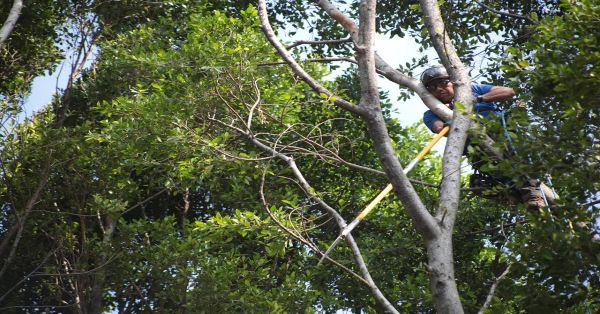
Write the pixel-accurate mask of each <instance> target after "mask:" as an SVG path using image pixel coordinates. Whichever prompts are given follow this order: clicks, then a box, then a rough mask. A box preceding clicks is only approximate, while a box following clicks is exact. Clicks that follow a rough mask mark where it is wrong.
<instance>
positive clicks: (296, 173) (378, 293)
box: [246, 134, 398, 313]
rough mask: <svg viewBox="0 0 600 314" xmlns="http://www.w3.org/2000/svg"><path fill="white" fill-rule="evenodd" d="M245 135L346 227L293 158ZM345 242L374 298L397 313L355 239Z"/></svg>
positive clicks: (341, 227)
mask: <svg viewBox="0 0 600 314" xmlns="http://www.w3.org/2000/svg"><path fill="white" fill-rule="evenodd" d="M246 136H247V137H248V138H249V140H250V141H252V142H253V143H254V145H256V146H257V147H258V148H260V149H263V150H265V151H268V152H270V153H271V154H273V156H276V157H278V158H279V159H281V160H283V161H285V162H286V163H287V164H288V166H289V167H290V169H291V170H292V172H293V173H294V176H295V177H296V178H297V179H298V181H299V183H300V185H301V187H302V190H303V191H304V193H306V195H307V196H308V197H309V198H310V199H311V200H313V201H315V202H316V203H318V204H319V205H320V206H321V207H322V208H324V209H325V210H326V211H327V212H328V213H329V214H330V215H331V216H333V218H334V220H335V221H336V222H337V224H338V227H339V228H340V230H342V229H343V228H344V227H346V222H345V221H344V218H343V217H342V216H341V215H340V214H339V213H338V211H337V210H335V209H334V208H333V207H331V206H329V204H327V203H326V202H325V201H323V200H322V199H321V198H320V197H318V196H317V195H316V194H315V193H314V192H313V189H312V188H311V186H310V184H309V183H308V182H307V181H306V179H305V177H304V175H303V174H302V172H300V169H299V168H298V167H297V165H296V162H295V161H294V159H293V158H291V157H289V156H286V155H284V154H282V153H280V152H278V151H276V150H275V149H273V148H271V147H269V146H266V145H264V144H263V143H261V142H260V141H258V140H257V139H256V138H254V137H253V136H252V135H251V134H246ZM346 242H347V243H348V245H349V246H350V249H351V250H352V253H353V256H354V261H355V263H356V264H357V266H358V268H359V269H360V271H361V273H362V275H363V277H364V279H365V280H366V281H367V282H368V283H369V288H370V289H371V293H373V296H374V297H375V299H376V300H377V301H378V303H379V304H380V305H381V306H383V307H384V308H385V309H386V310H387V311H389V312H391V313H398V311H396V309H395V308H394V307H393V305H392V304H391V303H390V302H389V301H388V300H387V298H385V296H384V295H383V293H381V291H380V290H379V288H378V287H377V285H376V284H375V282H374V281H373V278H372V277H371V274H370V273H369V270H368V267H367V265H366V264H365V262H364V259H363V257H362V254H361V253H360V249H359V248H358V245H357V244H356V241H354V238H353V237H352V235H351V234H349V235H348V236H347V237H346Z"/></svg>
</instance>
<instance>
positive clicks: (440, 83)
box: [426, 78, 454, 104]
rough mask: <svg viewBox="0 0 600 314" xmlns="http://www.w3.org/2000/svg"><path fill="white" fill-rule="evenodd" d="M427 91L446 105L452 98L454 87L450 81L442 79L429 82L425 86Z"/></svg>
mask: <svg viewBox="0 0 600 314" xmlns="http://www.w3.org/2000/svg"><path fill="white" fill-rule="evenodd" d="M426 87H427V90H428V91H429V92H430V93H432V94H433V96H435V98H437V99H439V100H440V101H441V102H443V103H445V104H447V103H450V102H451V101H452V99H453V98H454V86H453V85H452V82H451V81H450V79H447V78H442V79H437V80H433V81H431V82H430V83H429V84H427V86H426Z"/></svg>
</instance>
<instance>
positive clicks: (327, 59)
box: [258, 57, 357, 66]
mask: <svg viewBox="0 0 600 314" xmlns="http://www.w3.org/2000/svg"><path fill="white" fill-rule="evenodd" d="M337 61H344V62H349V63H354V64H356V63H357V62H356V60H354V59H353V58H349V57H332V58H319V59H308V60H303V61H298V62H321V63H328V62H337ZM284 64H288V62H287V61H279V62H264V63H259V64H258V66H271V65H284Z"/></svg>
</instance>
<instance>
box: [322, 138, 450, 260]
mask: <svg viewBox="0 0 600 314" xmlns="http://www.w3.org/2000/svg"><path fill="white" fill-rule="evenodd" d="M449 130H450V126H445V127H444V128H443V129H442V130H441V131H440V133H438V134H437V135H436V136H435V137H434V138H433V139H432V140H431V142H429V143H428V144H427V145H426V146H425V147H424V148H423V150H421V152H420V153H419V154H418V155H417V157H415V159H413V160H411V161H410V163H409V164H408V165H407V166H406V168H404V171H403V172H404V174H407V173H409V172H410V171H411V170H412V169H413V168H414V167H415V165H416V164H417V163H419V161H421V160H422V159H423V157H425V155H427V153H429V151H430V150H431V148H432V147H433V145H435V144H436V143H437V142H438V141H439V140H440V139H441V138H442V137H444V135H446V133H448V131H449ZM390 191H392V184H388V185H387V186H386V187H385V189H383V191H381V192H380V193H379V195H377V196H376V197H375V198H374V199H373V200H372V201H371V203H369V205H367V207H365V209H363V211H362V212H361V213H360V214H358V216H356V218H354V220H352V222H351V223H350V224H349V225H347V226H346V227H345V228H344V229H342V232H340V235H339V236H338V237H337V238H336V239H335V241H333V243H332V244H331V246H330V247H329V248H328V249H327V251H325V254H323V257H321V259H320V260H319V264H321V262H323V260H324V259H325V258H326V257H327V255H329V253H330V252H331V250H333V248H334V247H335V246H336V245H338V243H339V242H340V241H341V240H342V239H343V238H344V237H346V236H347V235H348V234H349V233H350V232H351V231H352V230H353V229H354V228H356V226H357V225H358V224H359V223H360V221H361V220H363V219H364V218H365V217H366V216H367V215H368V214H369V213H370V212H371V211H372V210H373V208H375V206H377V204H379V202H381V200H382V199H383V198H384V197H386V196H387V195H388V193H390Z"/></svg>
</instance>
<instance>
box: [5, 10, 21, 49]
mask: <svg viewBox="0 0 600 314" xmlns="http://www.w3.org/2000/svg"><path fill="white" fill-rule="evenodd" d="M22 10H23V0H15V1H13V5H12V7H11V8H10V12H9V13H8V17H7V18H6V21H4V24H3V25H2V28H0V48H2V47H3V46H4V42H5V41H6V40H7V39H8V36H10V34H11V33H12V31H13V29H14V28H15V25H16V24H17V21H18V20H19V15H21V11H22Z"/></svg>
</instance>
